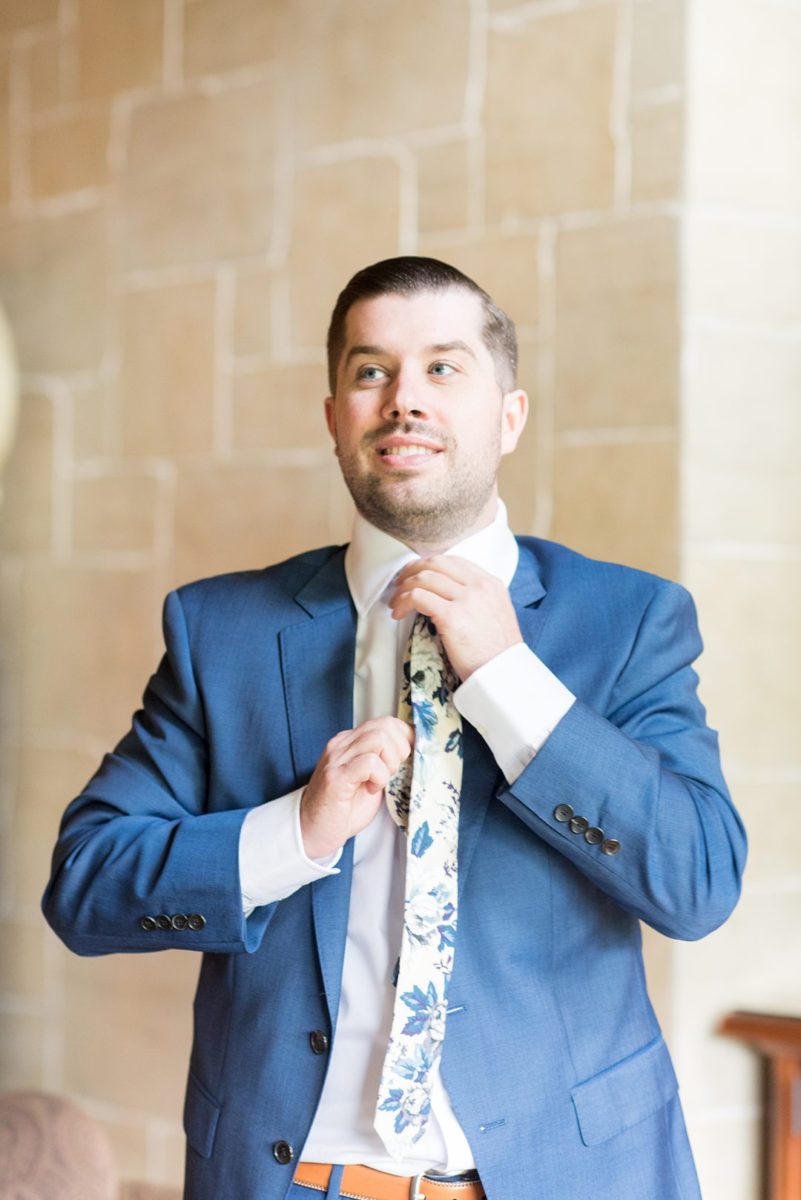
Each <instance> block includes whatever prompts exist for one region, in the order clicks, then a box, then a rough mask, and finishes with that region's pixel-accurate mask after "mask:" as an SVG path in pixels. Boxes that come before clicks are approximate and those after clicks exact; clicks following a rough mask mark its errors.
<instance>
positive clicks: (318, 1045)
mask: <svg viewBox="0 0 801 1200" xmlns="http://www.w3.org/2000/svg"><path fill="white" fill-rule="evenodd" d="M309 1045H310V1046H311V1048H312V1053H313V1054H325V1052H326V1050H327V1049H328V1038H327V1037H326V1036H325V1034H324V1033H323V1031H322V1029H313V1030H312V1032H311V1033H310V1034H309Z"/></svg>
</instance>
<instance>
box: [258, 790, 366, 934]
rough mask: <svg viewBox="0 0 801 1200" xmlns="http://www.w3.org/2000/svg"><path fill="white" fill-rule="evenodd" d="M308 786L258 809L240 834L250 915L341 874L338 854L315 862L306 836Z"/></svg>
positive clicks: (339, 851) (261, 805) (339, 853)
mask: <svg viewBox="0 0 801 1200" xmlns="http://www.w3.org/2000/svg"><path fill="white" fill-rule="evenodd" d="M302 795H303V788H298V789H297V791H295V792H289V794H288V795H286V796H279V798H278V799H277V800H269V801H268V802H267V803H266V804H260V805H259V806H258V807H257V808H252V809H251V810H250V812H249V813H248V815H247V816H246V817H245V819H244V821H243V822H242V830H241V832H240V835H239V884H240V887H241V889H242V907H243V909H244V912H245V916H250V914H251V913H252V912H253V909H254V908H256V907H257V906H258V905H260V904H274V903H275V901H276V900H285V899H286V897H287V896H291V895H292V893H293V892H296V891H297V890H298V888H299V887H303V885H304V884H306V883H313V882H314V880H315V879H322V878H324V877H325V876H326V875H338V874H339V870H338V869H337V867H336V864H337V863H338V862H339V857H340V855H341V854H342V851H341V850H338V851H337V852H336V854H332V855H331V856H330V857H329V858H327V859H321V860H319V861H318V860H315V859H312V858H309V857H308V856H307V854H306V851H305V850H304V848H303V837H302V835H301V832H300V799H301V796H302Z"/></svg>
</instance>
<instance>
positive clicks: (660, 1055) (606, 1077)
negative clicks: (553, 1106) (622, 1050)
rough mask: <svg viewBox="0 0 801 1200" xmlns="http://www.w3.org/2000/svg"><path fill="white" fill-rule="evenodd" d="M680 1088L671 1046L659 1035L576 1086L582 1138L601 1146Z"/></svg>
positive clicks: (654, 1108)
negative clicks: (668, 1047)
mask: <svg viewBox="0 0 801 1200" xmlns="http://www.w3.org/2000/svg"><path fill="white" fill-rule="evenodd" d="M678 1090H679V1084H678V1080H677V1079H676V1073H675V1071H674V1070H673V1064H672V1063H671V1061H670V1055H669V1053H668V1049H667V1046H666V1045H665V1043H664V1041H663V1039H662V1038H661V1037H659V1038H657V1039H656V1040H655V1041H653V1042H649V1043H648V1045H647V1046H644V1047H643V1048H642V1050H637V1051H635V1053H634V1054H631V1055H629V1057H628V1058H624V1059H622V1060H621V1061H620V1062H618V1063H614V1064H613V1065H612V1066H611V1067H607V1068H606V1070H604V1071H601V1072H600V1073H599V1074H598V1075H593V1076H592V1078H591V1079H587V1080H585V1081H584V1083H580V1084H578V1086H577V1087H574V1088H573V1090H572V1092H571V1095H572V1097H573V1106H574V1108H575V1110H576V1117H577V1118H578V1124H579V1130H580V1132H581V1140H582V1142H583V1143H584V1145H585V1146H597V1145H598V1144H599V1143H601V1142H605V1141H607V1139H608V1138H611V1137H614V1136H615V1134H617V1133H622V1132H623V1130H624V1129H630V1128H631V1126H632V1125H636V1124H638V1122H640V1121H644V1120H645V1118H646V1117H650V1116H651V1115H652V1114H653V1113H655V1112H657V1111H658V1110H659V1109H660V1108H662V1106H663V1105H665V1104H667V1102H668V1100H671V1099H672V1098H673V1097H674V1096H675V1095H676V1093H677V1092H678Z"/></svg>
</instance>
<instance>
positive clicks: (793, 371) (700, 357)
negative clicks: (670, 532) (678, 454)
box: [683, 332, 801, 547]
mask: <svg viewBox="0 0 801 1200" xmlns="http://www.w3.org/2000/svg"><path fill="white" fill-rule="evenodd" d="M800 393H801V345H799V344H798V343H796V342H791V341H779V340H776V339H768V338H765V339H760V338H758V337H748V338H743V337H741V336H739V335H738V334H736V333H725V332H721V333H717V332H709V333H700V332H699V333H697V334H696V335H695V337H694V339H693V354H692V358H691V366H690V374H689V378H688V382H687V388H686V395H685V400H684V412H685V419H684V423H683V427H684V444H685V450H684V464H683V465H684V485H685V486H684V516H683V524H684V529H685V534H686V536H687V537H688V538H690V539H692V540H702V541H703V540H715V539H724V540H725V539H731V540H734V541H742V542H768V543H774V544H775V543H780V544H782V543H783V544H785V545H788V546H793V547H795V546H798V545H799V544H800V543H801V471H799V448H801V406H799V403H798V397H799V394H800Z"/></svg>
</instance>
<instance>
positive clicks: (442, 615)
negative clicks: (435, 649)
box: [391, 588, 454, 633]
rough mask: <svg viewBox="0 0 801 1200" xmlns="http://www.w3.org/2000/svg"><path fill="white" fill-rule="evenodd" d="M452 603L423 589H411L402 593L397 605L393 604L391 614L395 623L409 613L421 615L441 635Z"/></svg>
mask: <svg viewBox="0 0 801 1200" xmlns="http://www.w3.org/2000/svg"><path fill="white" fill-rule="evenodd" d="M453 603H454V602H453V601H452V600H446V599H445V598H444V597H442V596H437V595H436V594H435V593H434V592H429V591H426V589H425V588H412V589H411V590H410V591H408V592H404V594H403V596H401V597H400V599H399V600H398V602H397V604H393V606H392V609H391V612H392V615H393V617H394V618H395V620H396V621H400V620H402V618H403V617H405V616H407V615H408V614H409V613H411V612H419V613H422V614H423V615H424V616H426V617H430V618H431V620H432V621H433V622H434V624H435V625H436V627H437V629H438V630H439V632H440V633H442V632H443V631H444V629H445V626H446V625H447V619H448V612H449V610H450V609H451V606H452V605H453Z"/></svg>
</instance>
